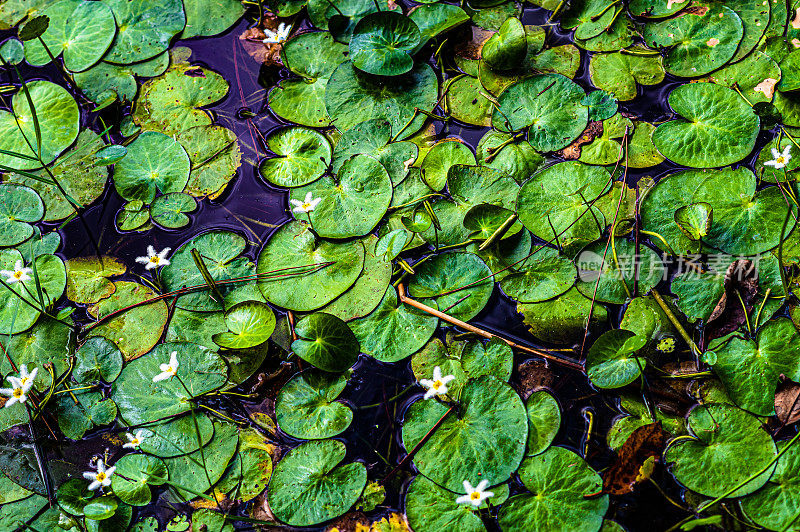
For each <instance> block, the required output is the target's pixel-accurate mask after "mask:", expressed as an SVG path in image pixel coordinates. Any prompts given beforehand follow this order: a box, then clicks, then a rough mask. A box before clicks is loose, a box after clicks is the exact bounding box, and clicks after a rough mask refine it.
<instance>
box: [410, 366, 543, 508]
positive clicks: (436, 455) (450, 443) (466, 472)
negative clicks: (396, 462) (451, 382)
mask: <svg viewBox="0 0 800 532" xmlns="http://www.w3.org/2000/svg"><path fill="white" fill-rule="evenodd" d="M459 408H460V412H459V413H458V414H456V413H455V412H450V413H449V414H447V416H446V417H445V419H444V421H442V422H441V424H439V427H438V428H437V429H436V430H435V431H434V432H433V433H432V435H431V436H430V437H429V438H428V439H427V441H426V442H425V443H424V444H422V446H421V447H420V448H419V450H418V451H417V454H416V455H414V464H415V465H416V466H417V468H418V469H419V471H420V472H421V473H422V474H424V475H425V476H426V477H428V478H429V479H431V480H433V481H434V482H436V483H438V484H440V485H441V486H443V487H445V488H447V489H449V490H452V491H454V492H459V493H460V492H461V491H462V489H463V488H462V482H463V481H464V479H474V480H473V481H471V482H476V481H477V480H478V479H481V480H487V481H488V482H489V485H494V484H499V483H500V482H504V481H505V480H507V479H508V478H509V477H510V476H511V474H512V473H513V472H514V471H516V470H517V467H519V464H520V462H521V461H522V458H523V456H524V454H525V445H526V441H527V436H528V421H527V419H526V416H525V406H524V405H523V404H522V400H521V399H520V398H519V396H518V395H517V394H516V392H514V390H512V389H511V387H510V386H509V385H508V384H505V383H504V382H501V381H499V380H497V379H496V378H494V377H490V376H484V377H479V378H478V379H474V380H470V381H468V382H467V383H466V384H465V385H464V388H463V391H462V393H461V398H460V407H459ZM447 412H448V407H447V406H446V405H444V404H442V403H440V402H437V401H433V400H427V401H425V400H423V401H417V402H416V403H414V404H413V405H411V408H410V409H409V410H408V412H407V413H406V416H405V423H404V424H403V445H404V446H405V448H406V450H407V451H410V450H411V449H414V448H415V447H416V446H417V444H418V443H419V442H420V441H421V440H422V438H423V437H424V436H425V435H426V434H427V433H428V432H429V431H430V430H431V428H432V427H433V426H434V425H435V424H436V423H437V422H438V421H439V420H440V419H441V418H442V416H445V414H446V413H447Z"/></svg>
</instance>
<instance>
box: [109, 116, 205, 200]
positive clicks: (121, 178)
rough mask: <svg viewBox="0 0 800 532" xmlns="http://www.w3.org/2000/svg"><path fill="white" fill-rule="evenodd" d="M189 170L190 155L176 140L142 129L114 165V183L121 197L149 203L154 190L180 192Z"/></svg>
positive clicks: (154, 195) (155, 191) (154, 193)
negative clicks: (121, 158)
mask: <svg viewBox="0 0 800 532" xmlns="http://www.w3.org/2000/svg"><path fill="white" fill-rule="evenodd" d="M189 170H190V162H189V156H188V155H187V154H186V150H184V149H183V147H182V146H181V145H180V143H179V142H178V141H176V140H175V139H173V138H171V137H168V136H167V135H165V134H163V133H159V132H157V131H145V132H144V133H142V134H141V135H139V136H138V137H137V138H136V140H134V141H133V143H131V144H130V145H129V146H128V154H127V155H126V156H125V158H124V159H123V160H122V161H120V162H119V163H118V164H116V165H115V167H114V186H115V187H116V189H117V192H119V195H120V196H122V197H123V198H124V199H126V200H128V201H133V200H139V201H142V202H144V203H148V204H149V203H151V202H152V201H153V199H155V197H156V193H157V192H161V193H163V194H167V193H170V192H181V191H183V187H184V186H186V182H187V181H188V180H189Z"/></svg>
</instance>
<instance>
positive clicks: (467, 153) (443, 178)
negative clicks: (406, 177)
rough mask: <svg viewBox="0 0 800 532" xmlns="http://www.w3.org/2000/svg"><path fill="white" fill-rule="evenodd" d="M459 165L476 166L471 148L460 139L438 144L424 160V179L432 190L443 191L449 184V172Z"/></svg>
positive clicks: (421, 166) (422, 166) (446, 140)
mask: <svg viewBox="0 0 800 532" xmlns="http://www.w3.org/2000/svg"><path fill="white" fill-rule="evenodd" d="M457 164H465V165H470V166H474V165H475V155H473V153H472V150H471V149H470V148H469V146H467V144H466V143H464V142H461V141H460V140H458V139H445V140H443V141H440V142H437V143H436V144H434V145H433V147H431V149H430V151H428V153H427V154H426V155H425V158H424V159H423V160H422V164H421V165H420V168H422V179H423V180H424V181H425V183H426V184H427V185H428V186H429V187H431V189H432V190H442V189H443V188H444V186H445V185H446V184H447V172H448V171H449V170H450V168H452V167H453V166H455V165H457Z"/></svg>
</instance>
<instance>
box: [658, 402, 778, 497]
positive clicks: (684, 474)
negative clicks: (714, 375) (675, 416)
mask: <svg viewBox="0 0 800 532" xmlns="http://www.w3.org/2000/svg"><path fill="white" fill-rule="evenodd" d="M687 419H688V424H689V429H690V431H691V432H690V434H691V437H690V438H679V439H676V440H673V442H672V444H671V445H669V447H667V450H666V451H665V453H664V460H665V461H666V462H667V463H671V464H672V465H671V472H672V474H673V475H675V478H676V479H677V480H678V482H680V483H681V484H683V485H684V486H686V487H687V488H688V489H690V490H692V491H696V492H697V493H700V494H702V495H705V496H707V497H719V496H721V495H723V494H725V495H728V496H729V497H741V496H743V495H747V494H749V493H753V492H754V491H756V490H758V489H759V488H761V487H762V486H763V485H764V484H766V483H767V481H768V480H769V477H770V476H772V472H773V471H774V469H775V466H774V465H773V466H771V467H768V464H769V463H770V462H771V461H772V460H773V459H774V458H775V455H776V454H777V453H778V451H777V449H776V447H775V442H773V441H772V437H771V436H770V435H769V434H768V433H767V431H765V430H764V429H763V428H762V426H761V422H760V421H759V420H758V418H756V417H755V416H753V415H751V414H748V413H747V412H745V411H744V410H740V409H738V408H736V407H735V406H731V405H728V404H724V403H716V404H709V405H700V406H697V407H695V408H694V409H692V411H691V412H689V416H688V418H687ZM731 460H735V461H736V463H737V464H738V467H736V468H732V467H730V464H731V463H732V462H731ZM765 468H766V471H765V472H764V473H763V474H761V475H758V476H756V477H755V478H754V479H753V480H752V481H750V482H748V483H746V484H744V485H743V486H742V487H740V488H738V489H736V490H735V491H733V492H732V493H730V494H728V492H729V491H730V490H732V489H733V488H735V487H736V486H738V485H739V484H740V483H742V482H743V481H745V480H747V479H748V478H750V476H751V475H755V474H756V473H758V472H759V471H761V470H762V469H765Z"/></svg>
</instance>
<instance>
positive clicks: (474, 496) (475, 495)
mask: <svg viewBox="0 0 800 532" xmlns="http://www.w3.org/2000/svg"><path fill="white" fill-rule="evenodd" d="M469 498H470V499H472V500H473V501H477V500H478V499H480V498H481V494H480V493H478V492H477V491H473V492H472V493H470V495H469Z"/></svg>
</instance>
